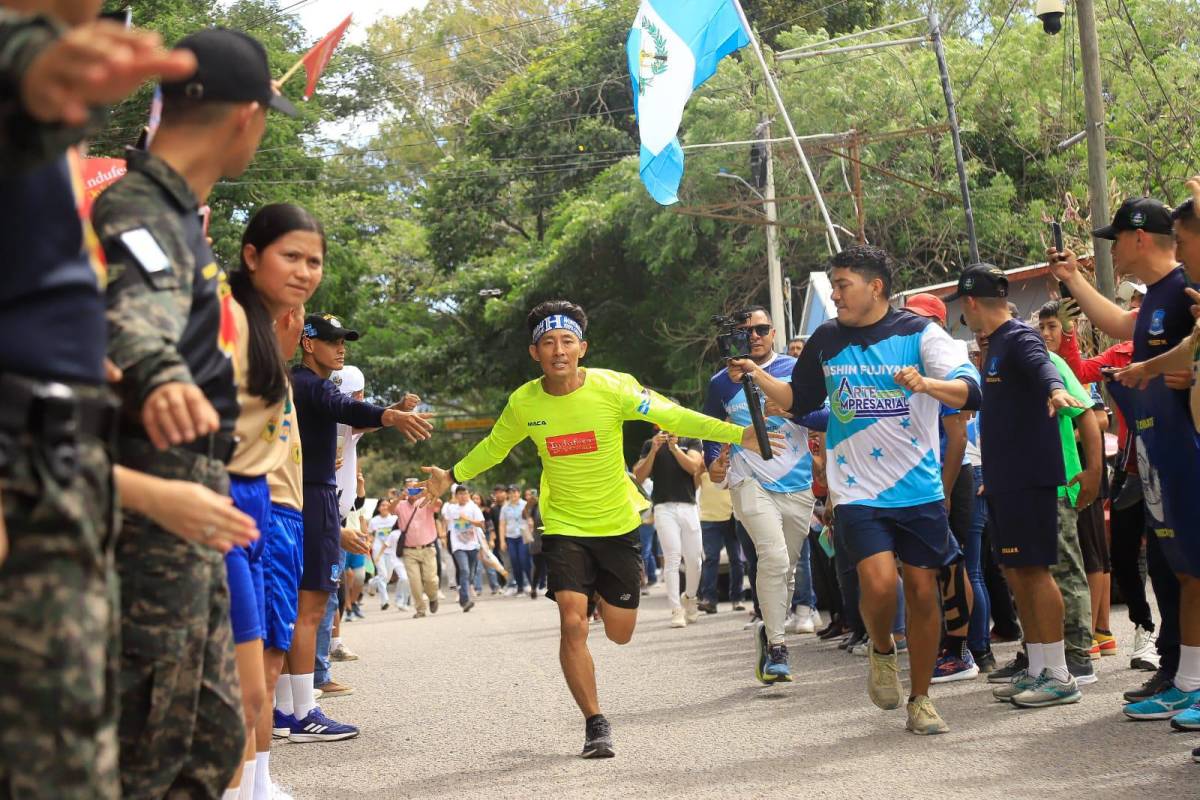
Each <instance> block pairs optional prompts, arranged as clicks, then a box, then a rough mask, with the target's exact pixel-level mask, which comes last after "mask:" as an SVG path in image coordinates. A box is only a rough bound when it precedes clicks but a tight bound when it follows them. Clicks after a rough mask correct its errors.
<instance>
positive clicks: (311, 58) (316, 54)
mask: <svg viewBox="0 0 1200 800" xmlns="http://www.w3.org/2000/svg"><path fill="white" fill-rule="evenodd" d="M352 16H354V15H353V14H351V15H349V16H347V17H346V18H345V19H344V20H342V21H341V23H340V24H339V25H338V26H337V27H336V28H334V29H333V30H331V31H330V32H329V33H327V34H326V35H325V38H324V39H322V40H321V41H319V42H317V43H316V44H315V45H313V49H312V50H309V51H308V54H307V55H305V56H304V58H302V59H300V63H301V64H303V65H304V71H305V72H307V73H308V84H307V85H306V86H305V87H304V99H305V100H307V99H308V98H310V97H312V93H313V90H314V89H316V88H317V80H318V79H319V78H320V77H321V73H322V72H323V71H324V70H325V67H326V65H328V64H329V59H331V58H333V51H334V49H336V48H337V46H338V42H340V41H342V36H344V35H345V33H346V28H348V27H350V17H352Z"/></svg>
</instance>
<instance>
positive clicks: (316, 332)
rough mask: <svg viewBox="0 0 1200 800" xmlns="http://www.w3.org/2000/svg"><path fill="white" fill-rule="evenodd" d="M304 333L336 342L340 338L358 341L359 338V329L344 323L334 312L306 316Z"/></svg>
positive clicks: (325, 340) (322, 339) (313, 337)
mask: <svg viewBox="0 0 1200 800" xmlns="http://www.w3.org/2000/svg"><path fill="white" fill-rule="evenodd" d="M304 335H305V336H307V337H308V338H309V339H320V340H321V341H323V342H336V341H338V340H339V339H345V340H346V341H347V342H356V341H358V339H359V333H358V331H352V330H350V329H349V328H347V327H345V326H344V325H342V321H341V320H340V319H338V318H337V317H335V316H334V315H333V314H309V315H308V316H307V317H305V318H304Z"/></svg>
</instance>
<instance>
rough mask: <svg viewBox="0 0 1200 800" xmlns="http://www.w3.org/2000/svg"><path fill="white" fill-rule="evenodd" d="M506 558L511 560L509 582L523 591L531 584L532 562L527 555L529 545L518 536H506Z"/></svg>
mask: <svg viewBox="0 0 1200 800" xmlns="http://www.w3.org/2000/svg"><path fill="white" fill-rule="evenodd" d="M505 545H506V546H507V547H508V558H509V560H510V561H512V576H511V578H510V580H509V583H510V584H511V585H513V586H516V587H517V591H519V592H524V591H526V590H528V589H529V588H530V587H531V586H533V562H532V561H531V560H530V557H529V545H527V544H525V540H524V539H522V538H521V537H520V536H506V537H505Z"/></svg>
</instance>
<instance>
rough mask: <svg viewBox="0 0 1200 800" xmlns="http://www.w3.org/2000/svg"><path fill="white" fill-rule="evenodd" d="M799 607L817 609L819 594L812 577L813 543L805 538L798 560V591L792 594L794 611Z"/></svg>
mask: <svg viewBox="0 0 1200 800" xmlns="http://www.w3.org/2000/svg"><path fill="white" fill-rule="evenodd" d="M797 606H808V607H809V608H812V609H815V608H816V607H817V593H816V591H815V590H814V589H813V577H812V543H811V542H810V541H809V537H807V536H805V537H804V544H803V545H801V546H800V558H798V559H796V590H795V591H794V592H792V604H791V607H792V609H793V610H795V608H796V607H797Z"/></svg>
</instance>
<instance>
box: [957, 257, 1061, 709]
mask: <svg viewBox="0 0 1200 800" xmlns="http://www.w3.org/2000/svg"><path fill="white" fill-rule="evenodd" d="M1007 297H1008V278H1006V277H1005V275H1004V272H1003V271H1001V270H1000V269H999V268H998V267H994V266H992V265H991V264H973V265H972V266H970V267H967V268H966V269H965V270H963V273H962V275H961V276H960V277H959V279H958V291H957V292H955V294H953V295H951V296H950V298H949V299H958V298H962V301H963V316H964V317H965V318H966V321H967V324H968V325H969V326H970V328H971V330H972V331H974V332H975V333H977V334H982V335H983V336H986V337H987V341H988V349H987V358H986V360H985V361H984V368H983V406H984V408H985V409H996V411H995V412H994V413H989V414H987V421H986V423H985V424H984V425H983V426H982V427H981V430H980V449H981V451H982V454H983V483H984V486H985V487H986V488H985V494H986V495H987V498H988V515H989V517H990V518H991V521H992V525H993V528H994V530H995V534H996V535H995V542H996V549H997V551H998V555H999V560H1000V563H1001V565H1002V566H1003V567H1004V573H1005V577H1006V578H1007V579H1008V584H1009V586H1010V587H1012V590H1013V594H1014V595H1015V596H1016V599H1017V613H1018V615H1019V616H1020V618H1021V627H1022V628H1023V629H1024V631H1025V642H1026V647H1027V650H1028V652H1029V661H1030V669H1029V670H1028V671H1027V672H1025V673H1024V674H1020V675H1019V676H1018V677H1017V679H1015V680H1014V681H1013V683H1012V684H1009V685H1006V686H1001V687H999V688H997V689H996V690H995V692H994V694H995V695H996V698H997V699H1000V700H1011V701H1012V702H1013V703H1014V704H1016V705H1019V706H1023V707H1036V706H1050V705H1060V704H1064V703H1074V702H1077V701H1078V700H1079V698H1080V697H1081V694H1080V692H1079V687H1078V685H1077V684H1076V683H1075V679H1074V678H1073V677H1072V676H1071V674H1070V672H1069V671H1068V670H1067V660H1066V659H1067V654H1066V646H1065V644H1064V641H1063V598H1062V593H1061V592H1060V591H1059V588H1058V584H1056V583H1055V582H1054V576H1053V575H1051V573H1050V568H1051V567H1052V566H1054V565H1055V564H1057V563H1058V527H1059V513H1060V500H1059V497H1058V487H1060V486H1063V485H1065V484H1066V483H1067V479H1066V473H1065V468H1064V466H1063V452H1062V446H1061V442H1060V440H1059V434H1058V423H1057V420H1056V419H1055V417H1056V415H1057V414H1058V411H1059V409H1072V408H1074V409H1078V408H1081V407H1082V406H1083V404H1082V403H1081V402H1080V401H1079V400H1077V399H1075V398H1074V397H1072V396H1071V394H1070V393H1069V392H1068V391H1067V389H1066V386H1065V384H1064V383H1063V380H1062V377H1061V376H1060V375H1059V373H1058V370H1057V369H1055V367H1054V364H1053V363H1052V362H1051V361H1050V355H1049V353H1047V351H1046V343H1045V342H1044V341H1042V336H1041V334H1040V333H1038V331H1037V330H1036V329H1034V328H1033V327H1032V326H1030V325H1026V324H1024V323H1023V322H1020V321H1019V320H1016V319H1013V317H1012V314H1011V313H1010V311H1009V309H1008V300H1007ZM1047 407H1049V410H1047ZM1068 413H1078V412H1068ZM1068 506H1069V504H1068Z"/></svg>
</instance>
